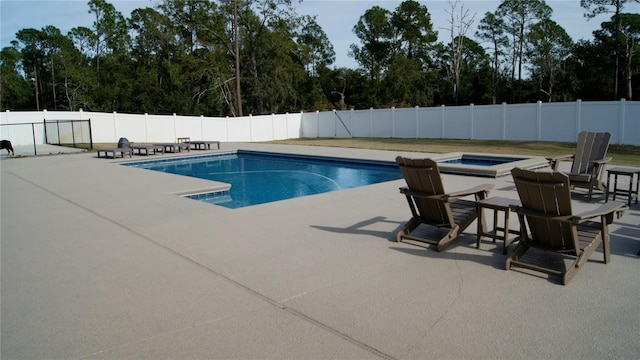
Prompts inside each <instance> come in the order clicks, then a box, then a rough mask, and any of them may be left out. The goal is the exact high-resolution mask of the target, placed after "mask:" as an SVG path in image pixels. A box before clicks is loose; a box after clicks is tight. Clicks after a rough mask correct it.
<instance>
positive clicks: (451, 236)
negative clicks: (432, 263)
mask: <svg viewBox="0 0 640 360" xmlns="http://www.w3.org/2000/svg"><path fill="white" fill-rule="evenodd" d="M459 230H460V227H459V226H458V225H456V226H454V227H453V228H452V229H451V230H450V231H449V232H448V233H447V235H445V236H444V237H443V238H442V239H440V240H439V241H438V252H441V251H444V249H446V248H447V246H449V244H451V242H452V241H453V240H455V238H457V237H458V232H459Z"/></svg>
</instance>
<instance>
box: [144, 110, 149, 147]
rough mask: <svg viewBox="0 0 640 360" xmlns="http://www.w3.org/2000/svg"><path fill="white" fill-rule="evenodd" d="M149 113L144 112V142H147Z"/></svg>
mask: <svg viewBox="0 0 640 360" xmlns="http://www.w3.org/2000/svg"><path fill="white" fill-rule="evenodd" d="M148 122H149V114H148V113H144V142H146V143H149V126H148Z"/></svg>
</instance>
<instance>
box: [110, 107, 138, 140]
mask: <svg viewBox="0 0 640 360" xmlns="http://www.w3.org/2000/svg"><path fill="white" fill-rule="evenodd" d="M113 124H114V130H115V131H114V134H115V136H114V138H113V140H112V141H108V142H117V141H118V140H119V139H120V138H127V140H129V141H133V142H134V143H135V142H147V124H146V121H145V118H144V117H143V116H142V117H141V116H140V115H130V114H117V116H113ZM105 142H107V141H105Z"/></svg>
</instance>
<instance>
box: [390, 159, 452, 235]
mask: <svg viewBox="0 0 640 360" xmlns="http://www.w3.org/2000/svg"><path fill="white" fill-rule="evenodd" d="M396 163H397V164H398V167H399V168H400V172H401V173H402V176H403V177H404V179H405V181H406V182H407V186H408V187H409V189H410V190H412V191H416V192H420V193H424V194H428V195H443V194H444V193H445V192H444V186H443V184H442V178H441V177H440V170H439V169H438V163H437V162H435V161H433V160H431V159H409V158H404V157H401V156H398V157H397V158H396ZM413 200H414V203H415V205H416V208H417V210H418V213H419V214H420V216H421V217H422V218H424V219H428V220H429V221H431V222H434V223H448V222H449V220H450V217H449V214H448V209H447V207H446V205H445V203H444V201H443V200H438V199H429V198H424V197H413Z"/></svg>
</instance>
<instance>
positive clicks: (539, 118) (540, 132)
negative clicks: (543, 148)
mask: <svg viewBox="0 0 640 360" xmlns="http://www.w3.org/2000/svg"><path fill="white" fill-rule="evenodd" d="M537 105H538V106H537V107H536V109H537V111H538V114H537V115H538V119H537V121H538V139H537V140H538V141H540V137H541V136H542V101H540V100H538V103H537Z"/></svg>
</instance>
